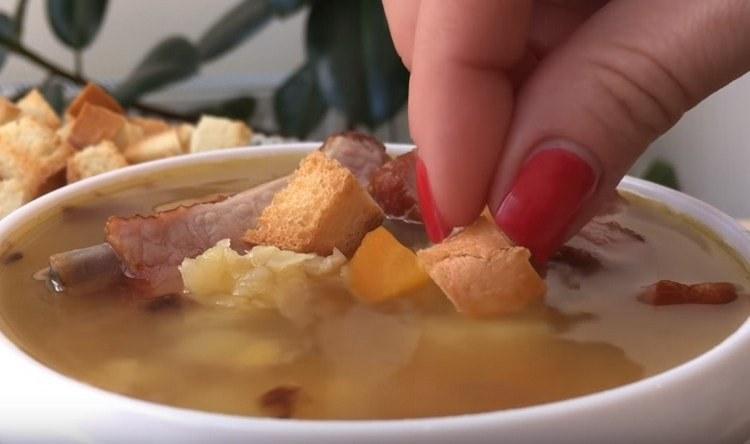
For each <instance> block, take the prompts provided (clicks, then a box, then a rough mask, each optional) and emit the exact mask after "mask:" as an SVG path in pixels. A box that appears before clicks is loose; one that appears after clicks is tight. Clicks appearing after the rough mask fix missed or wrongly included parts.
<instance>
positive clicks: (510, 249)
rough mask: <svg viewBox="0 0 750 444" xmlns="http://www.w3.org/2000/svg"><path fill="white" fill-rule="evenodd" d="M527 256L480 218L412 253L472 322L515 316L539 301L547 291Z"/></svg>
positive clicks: (495, 227)
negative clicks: (480, 319) (474, 319)
mask: <svg viewBox="0 0 750 444" xmlns="http://www.w3.org/2000/svg"><path fill="white" fill-rule="evenodd" d="M530 257H531V253H530V252H529V250H528V249H526V248H523V247H515V246H513V245H511V243H510V242H509V241H508V239H507V238H506V237H505V235H503V234H502V233H501V232H500V230H499V229H498V228H497V226H496V225H495V224H494V223H493V222H492V221H491V220H489V219H488V218H486V217H484V216H482V217H480V218H479V219H477V221H476V222H474V223H473V224H472V225H471V226H469V227H467V228H466V229H464V230H463V231H461V232H459V233H457V234H454V235H452V236H450V237H449V238H448V239H446V240H445V241H444V242H443V243H441V244H438V245H433V246H432V247H430V248H426V249H424V250H420V251H419V252H417V258H418V259H419V262H420V264H421V265H422V266H423V267H424V268H425V270H427V274H429V275H430V277H431V278H432V279H433V280H434V281H435V283H436V284H437V285H438V286H439V287H440V288H441V289H442V290H443V291H444V292H445V294H446V295H447V296H448V298H449V299H450V300H451V302H453V305H454V306H455V307H456V309H457V310H458V311H459V312H461V313H464V314H466V315H468V316H472V317H490V316H498V315H503V314H509V313H515V312H518V311H521V310H523V309H524V308H526V307H528V306H529V305H531V304H532V303H534V302H537V301H540V300H541V299H542V297H543V296H544V293H545V292H546V290H547V288H546V285H545V283H544V281H543V280H542V279H541V278H540V277H539V275H538V274H537V272H536V271H535V270H534V268H533V267H532V266H531V263H530V262H529V258H530Z"/></svg>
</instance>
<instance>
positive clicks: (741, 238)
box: [0, 144, 750, 436]
mask: <svg viewBox="0 0 750 444" xmlns="http://www.w3.org/2000/svg"><path fill="white" fill-rule="evenodd" d="M317 146H318V144H291V145H280V146H268V147H251V148H242V149H235V150H225V151H217V152H209V153H202V154H198V155H190V156H184V157H180V158H172V159H166V160H162V161H156V162H152V163H146V164H142V165H138V166H133V167H128V168H124V169H122V170H118V171H114V172H111V173H107V174H104V175H101V176H97V177H94V178H91V179H87V180H83V181H81V182H78V183H75V184H73V185H71V186H68V187H65V188H62V189H60V190H57V191H54V192H52V193H50V194H48V195H45V196H42V197H41V198H39V199H37V200H35V201H33V202H31V203H30V204H28V205H26V206H24V207H23V208H21V209H20V210H18V211H16V212H14V213H12V214H11V215H10V216H8V217H6V218H5V219H3V220H2V221H0V242H6V241H7V240H8V239H12V238H14V237H16V236H18V235H19V233H22V232H23V230H24V227H26V226H28V225H29V224H33V223H35V221H38V220H39V218H40V217H45V215H46V214H48V213H49V212H51V211H55V209H56V208H59V207H60V206H62V205H64V204H65V203H66V202H68V201H71V200H74V199H76V198H78V197H80V196H84V195H86V194H87V193H90V192H92V191H93V190H96V189H100V188H107V187H113V186H118V184H121V183H123V182H124V181H134V180H139V179H143V178H154V177H158V176H159V175H160V174H164V173H166V172H170V171H179V170H182V169H185V168H189V167H193V166H196V165H202V164H206V163H222V162H226V161H228V160H232V159H241V158H248V157H264V156H271V155H281V154H289V155H301V154H303V153H305V152H307V151H310V150H312V149H314V148H316V147H317ZM411 148H412V147H411V146H404V145H393V146H389V150H390V151H391V152H392V153H393V154H399V153H402V152H405V151H407V150H409V149H411ZM620 188H621V189H622V190H624V191H627V192H630V193H634V194H636V195H638V196H642V197H643V198H645V199H648V200H652V201H655V202H658V203H659V204H661V205H664V206H665V207H666V208H668V209H669V210H670V211H672V212H674V213H676V214H679V215H680V217H684V218H685V220H686V221H689V223H693V224H697V225H700V226H703V227H705V228H707V229H708V230H710V231H711V232H713V233H715V235H716V236H717V238H718V239H719V240H720V241H721V242H723V243H724V245H726V246H727V248H731V250H732V251H734V252H735V253H736V255H737V256H738V258H740V259H741V260H742V261H743V262H744V263H748V262H750V239H749V238H748V236H747V235H746V232H745V231H744V229H743V228H742V227H741V226H740V225H739V224H738V223H737V222H736V221H735V220H733V219H732V218H730V217H728V216H726V215H725V214H723V213H721V212H719V211H718V210H716V209H714V208H712V207H711V206H709V205H707V204H705V203H703V202H701V201H698V200H696V199H693V198H691V197H689V196H686V195H684V194H681V193H679V192H676V191H673V190H670V189H667V188H663V187H660V186H658V185H654V184H652V183H648V182H645V181H642V180H639V179H635V178H630V177H628V178H625V179H624V180H623V182H622V183H621V185H620ZM0 322H2V317H1V316H0ZM749 335H750V325H749V324H748V322H745V323H744V324H743V325H742V326H741V327H740V328H739V329H738V330H737V331H736V332H735V333H734V334H732V335H731V336H729V337H728V338H727V339H726V340H725V341H724V342H722V343H721V344H719V345H718V346H717V347H715V348H714V349H712V350H710V351H708V352H707V353H705V354H703V355H701V356H700V357H698V358H696V359H693V360H691V361H689V362H686V363H684V364H682V365H680V366H678V367H675V368H673V369H671V370H668V371H666V372H664V373H661V374H658V375H656V376H653V377H650V378H646V379H643V380H640V381H638V382H635V383H632V384H628V385H625V386H621V387H617V388H614V389H610V390H606V391H603V392H599V393H596V394H592V395H587V396H583V397H579V398H574V399H569V400H565V401H559V402H554V403H550V404H543V405H537V406H532V407H525V408H519V409H511V410H505V411H500V412H491V413H481V414H472V415H464V416H454V417H442V418H427V419H408V420H389V421H304V420H292V421H284V422H280V421H277V420H273V419H264V418H248V417H238V416H231V415H222V414H215V413H204V412H199V411H192V410H186V409H180V408H175V407H168V406H163V405H159V404H154V403H150V402H146V401H140V400H136V399H132V398H128V397H125V396H121V395H118V394H114V393H110V392H106V391H104V390H100V389H97V388H93V387H90V386H88V385H86V384H83V383H80V382H78V381H75V380H73V379H70V378H67V377H65V376H63V375H60V374H58V373H56V372H54V371H53V370H50V369H48V368H47V367H44V366H42V365H40V364H38V363H37V362H36V361H34V360H33V359H32V358H30V357H29V356H28V355H27V354H25V353H24V352H23V351H22V350H20V349H18V348H17V347H16V346H15V345H14V344H13V343H12V342H11V341H10V340H9V339H8V337H7V335H3V336H0V361H2V362H4V363H6V364H5V370H4V373H5V375H6V378H4V379H5V380H6V381H12V383H11V384H9V383H7V382H6V384H5V386H6V387H4V389H5V390H7V391H6V392H5V393H7V394H8V398H7V399H13V398H16V399H18V400H25V401H24V402H32V403H33V402H34V401H36V402H39V403H40V405H41V404H45V403H46V404H48V405H54V401H50V400H53V399H57V400H59V402H60V403H69V402H71V400H75V402H77V403H79V404H80V405H87V406H90V407H91V408H92V409H94V410H96V409H99V408H100V407H101V406H103V405H104V406H113V407H116V408H117V409H119V410H123V411H130V412H138V413H139V414H141V415H149V416H154V417H159V418H169V419H170V420H174V421H179V422H195V423H201V424H212V425H213V426H221V427H233V428H236V427H239V428H243V429H247V430H257V429H258V428H260V429H265V430H271V429H273V430H277V431H284V433H299V434H300V435H299V436H304V434H305V433H307V432H311V431H315V430H326V431H331V430H341V431H351V430H353V429H358V430H359V431H360V432H363V433H381V434H382V433H385V432H388V433H391V432H392V433H396V434H397V435H394V436H403V435H400V434H403V433H411V432H414V431H416V430H423V429H426V428H427V429H430V430H433V431H435V430H440V429H445V430H449V429H455V428H456V427H458V428H472V427H479V428H482V427H497V426H498V424H501V423H503V422H509V423H512V422H517V421H521V422H525V421H530V420H532V421H536V420H540V418H545V417H546V418H551V417H556V416H560V415H566V414H570V413H571V412H579V413H581V414H585V413H586V412H589V411H593V410H595V409H601V408H606V407H607V406H611V405H617V404H619V403H627V402H629V401H632V400H634V399H638V398H639V397H643V396H646V395H647V394H648V393H650V392H653V391H654V390H660V389H663V388H664V387H670V386H677V387H679V386H680V385H681V384H685V383H687V381H691V380H692V379H693V378H695V377H696V375H700V374H701V373H702V372H707V371H711V369H712V368H715V367H717V366H720V365H722V361H723V360H724V358H725V357H726V356H727V355H731V354H733V353H736V352H737V350H739V349H740V348H741V346H742V344H743V343H747V342H748V341H749V340H750V338H749V337H748V336H749ZM39 381H44V386H45V387H47V388H48V390H46V391H45V392H44V393H38V394H37V395H33V396H32V397H31V398H32V399H31V400H30V398H29V393H30V392H38V390H33V389H29V387H30V386H32V385H37V384H39ZM321 428H322V429H321Z"/></svg>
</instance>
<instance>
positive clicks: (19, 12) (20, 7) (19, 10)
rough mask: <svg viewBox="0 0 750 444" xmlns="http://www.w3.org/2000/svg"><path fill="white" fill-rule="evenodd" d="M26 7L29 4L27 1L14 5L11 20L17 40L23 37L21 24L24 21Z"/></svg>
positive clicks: (23, 0) (21, 0)
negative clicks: (14, 26)
mask: <svg viewBox="0 0 750 444" xmlns="http://www.w3.org/2000/svg"><path fill="white" fill-rule="evenodd" d="M28 5H29V2H28V1H27V0H18V3H16V13H15V14H14V17H13V20H14V21H15V25H16V37H18V38H20V37H21V36H22V35H23V24H24V22H25V21H26V7H27V6H28Z"/></svg>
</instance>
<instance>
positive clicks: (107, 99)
mask: <svg viewBox="0 0 750 444" xmlns="http://www.w3.org/2000/svg"><path fill="white" fill-rule="evenodd" d="M87 103H88V104H90V105H96V106H100V107H102V108H106V109H108V110H110V111H112V112H113V113H117V114H124V113H125V111H123V109H122V107H121V106H120V104H119V103H117V100H116V99H115V98H114V97H112V96H111V95H109V93H107V91H105V90H104V89H103V88H102V87H100V86H99V85H95V84H93V83H89V84H87V85H86V87H84V88H83V89H82V90H81V92H79V93H78V95H77V96H76V98H75V99H73V101H72V102H71V103H70V105H69V106H68V109H67V110H65V115H66V116H68V118H76V117H78V114H80V112H81V111H82V110H83V105H85V104H87Z"/></svg>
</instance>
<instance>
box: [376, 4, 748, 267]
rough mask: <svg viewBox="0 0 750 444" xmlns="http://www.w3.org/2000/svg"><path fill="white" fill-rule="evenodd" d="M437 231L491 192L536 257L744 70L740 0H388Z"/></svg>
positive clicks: (492, 204)
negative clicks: (651, 148)
mask: <svg viewBox="0 0 750 444" xmlns="http://www.w3.org/2000/svg"><path fill="white" fill-rule="evenodd" d="M384 5H385V11H386V16H387V18H388V24H389V27H390V30H391V34H392V37H393V40H394V42H395V45H396V49H397V51H398V53H399V54H400V56H401V58H402V59H403V61H404V63H405V64H406V66H407V67H408V68H409V70H410V71H411V80H410V86H409V125H410V129H411V133H412V137H413V139H414V141H415V142H416V144H417V147H418V155H419V159H420V160H419V161H418V163H417V177H418V186H419V194H420V205H421V207H422V217H423V220H424V222H425V225H426V228H427V231H428V234H429V235H430V237H431V238H432V240H433V241H436V242H437V241H440V240H442V239H443V238H444V237H445V236H446V235H447V234H448V233H450V231H451V230H452V227H458V226H464V225H467V224H469V223H471V222H472V221H473V220H474V219H475V218H476V217H477V216H478V215H479V213H480V212H481V211H482V210H483V208H484V207H485V206H486V205H488V206H489V208H490V210H491V211H492V212H493V214H494V215H495V221H496V222H497V224H498V225H499V226H500V227H501V228H502V229H503V230H504V231H505V233H506V234H507V235H509V236H510V237H511V238H512V239H513V240H514V241H515V242H516V243H518V244H521V245H524V246H527V247H529V248H530V249H531V251H532V253H533V254H534V256H535V258H536V260H537V261H540V262H544V261H545V260H546V259H547V258H548V257H549V255H550V254H552V253H553V252H554V251H555V250H556V249H557V248H558V247H559V246H560V245H561V244H562V243H563V242H565V241H566V240H567V239H568V238H569V237H570V236H572V235H573V234H574V233H576V232H577V231H578V230H579V229H580V227H581V226H583V224H585V223H586V222H587V221H588V220H589V219H590V218H591V217H592V216H593V215H595V214H596V212H597V210H598V209H599V208H600V207H601V205H602V204H603V203H604V202H605V201H606V200H608V199H609V198H610V197H611V195H612V193H613V190H614V189H615V187H616V186H617V184H618V183H619V181H620V179H621V178H622V177H623V176H624V175H625V174H626V172H627V171H628V169H629V168H630V166H631V165H632V164H633V162H635V160H636V159H637V158H638V156H639V155H640V154H641V153H642V152H643V151H644V150H645V149H646V147H647V146H648V145H649V144H650V143H651V142H652V141H653V140H654V139H655V138H656V137H658V136H659V135H660V134H662V133H663V132H665V131H666V130H667V129H669V128H670V127H671V126H672V125H674V124H675V123H676V122H677V120H679V118H680V117H681V116H682V114H683V113H684V112H685V111H687V110H688V109H690V108H691V107H693V106H694V105H695V104H697V103H698V102H699V101H701V100H702V99H703V98H705V97H706V96H708V95H709V94H711V93H712V92H713V91H715V90H717V89H718V88H720V87H722V86H723V85H725V84H726V83H728V82H729V81H731V80H733V79H735V78H736V77H738V76H739V75H741V74H742V73H744V72H746V71H748V70H750V37H749V36H748V35H749V34H748V32H749V30H750V2H748V1H746V0H683V1H679V2H678V1H675V0H611V1H603V0H568V1H563V0H537V1H534V2H532V1H531V0H440V1H438V0H408V1H403V0H384Z"/></svg>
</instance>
